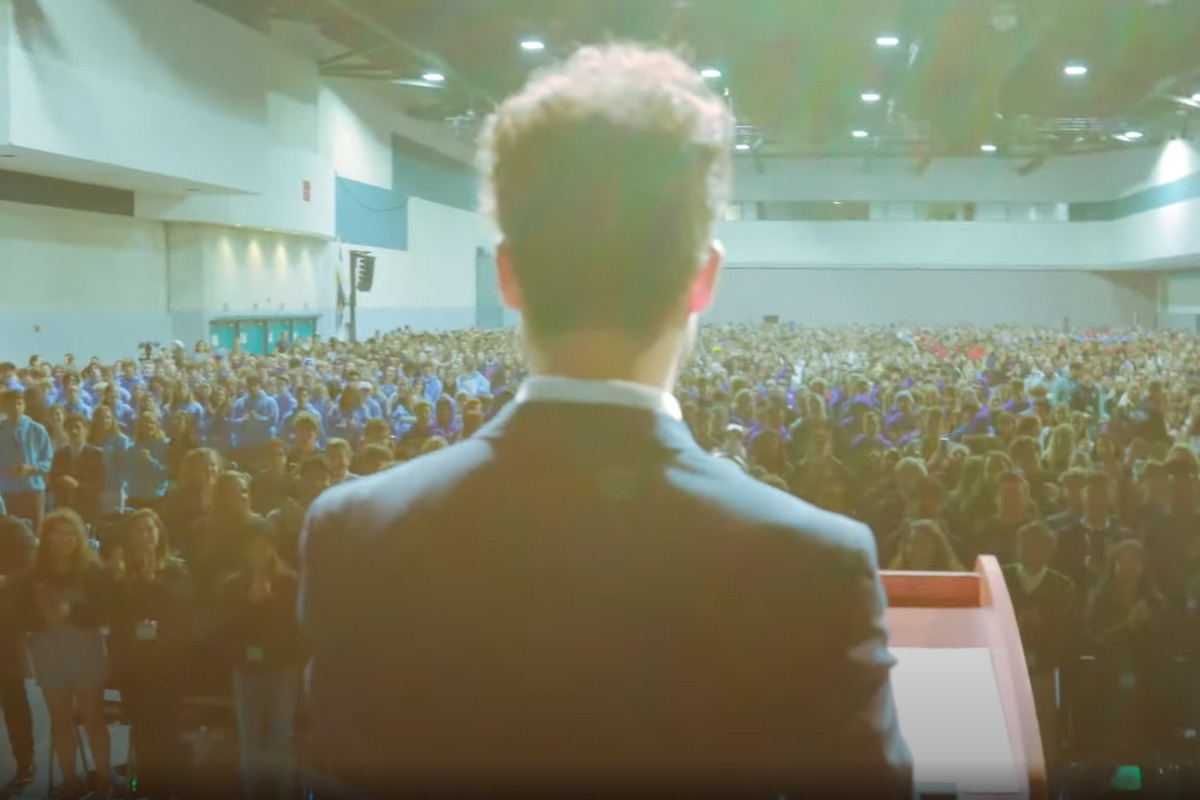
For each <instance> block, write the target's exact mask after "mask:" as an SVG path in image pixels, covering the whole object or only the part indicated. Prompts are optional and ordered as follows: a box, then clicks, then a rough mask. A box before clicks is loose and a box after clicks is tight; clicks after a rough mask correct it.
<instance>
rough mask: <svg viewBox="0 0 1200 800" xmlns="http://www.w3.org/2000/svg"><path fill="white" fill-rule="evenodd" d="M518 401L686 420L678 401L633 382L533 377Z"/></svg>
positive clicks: (553, 376) (650, 387) (656, 390)
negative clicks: (617, 409) (640, 412)
mask: <svg viewBox="0 0 1200 800" xmlns="http://www.w3.org/2000/svg"><path fill="white" fill-rule="evenodd" d="M515 399H516V402H518V403H530V402H549V403H593V404H603V405H614V406H630V407H632V408H642V409H646V410H647V411H655V412H661V413H663V414H666V415H667V416H669V417H671V418H672V419H675V420H682V419H683V412H682V411H681V410H680V408H679V401H678V400H676V399H675V397H674V396H673V395H671V394H668V393H667V392H664V391H662V390H661V389H655V388H654V387H652V386H646V385H645V384H641V383H633V382H631V381H589V380H582V379H579V378H564V377H561V376H559V375H531V376H530V377H528V378H526V379H525V382H524V383H522V384H521V388H520V389H518V390H517V396H516V398H515Z"/></svg>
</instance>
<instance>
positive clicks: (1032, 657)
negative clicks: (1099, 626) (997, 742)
mask: <svg viewBox="0 0 1200 800" xmlns="http://www.w3.org/2000/svg"><path fill="white" fill-rule="evenodd" d="M1055 545H1056V541H1055V533H1054V531H1053V530H1052V529H1051V528H1050V526H1049V525H1047V524H1046V523H1044V522H1040V521H1039V522H1030V523H1029V524H1027V525H1025V526H1023V527H1022V528H1021V529H1020V530H1019V531H1018V532H1017V553H1016V555H1017V560H1016V561H1014V562H1012V563H1010V564H1005V565H1004V581H1005V583H1007V584H1008V593H1009V596H1010V597H1011V598H1012V604H1013V611H1015V612H1016V615H1017V627H1018V629H1019V630H1020V632H1021V644H1022V646H1023V647H1024V649H1025V664H1026V666H1027V667H1028V668H1029V680H1030V683H1031V685H1032V686H1033V702H1034V707H1035V709H1036V711H1037V717H1038V728H1039V729H1040V730H1041V732H1042V746H1043V748H1044V749H1045V751H1046V760H1047V763H1048V764H1050V765H1053V764H1054V759H1055V756H1056V754H1057V749H1058V748H1057V744H1058V730H1059V725H1058V724H1057V722H1058V703H1057V697H1056V694H1057V687H1058V681H1057V678H1058V674H1057V670H1058V669H1059V668H1060V667H1062V666H1064V663H1065V662H1066V658H1067V656H1069V655H1070V654H1072V653H1073V652H1074V651H1075V647H1076V645H1077V644H1078V642H1077V640H1078V629H1077V627H1076V626H1077V623H1078V620H1079V596H1078V594H1077V592H1076V591H1075V586H1074V584H1072V583H1071V579H1070V578H1068V577H1067V576H1066V575H1063V574H1062V573H1061V572H1058V571H1057V570H1054V569H1051V568H1050V562H1051V561H1052V560H1053V558H1054V548H1055Z"/></svg>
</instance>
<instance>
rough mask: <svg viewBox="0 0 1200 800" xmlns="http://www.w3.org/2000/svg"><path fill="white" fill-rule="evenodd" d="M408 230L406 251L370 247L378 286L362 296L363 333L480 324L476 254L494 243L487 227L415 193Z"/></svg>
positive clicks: (360, 323)
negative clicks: (410, 327)
mask: <svg viewBox="0 0 1200 800" xmlns="http://www.w3.org/2000/svg"><path fill="white" fill-rule="evenodd" d="M408 230H409V237H408V250H407V251H405V252H401V251H397V250H378V249H372V251H371V252H373V253H374V254H375V257H376V263H375V285H374V287H373V288H372V290H371V291H370V292H369V293H364V294H360V295H359V296H358V329H359V335H360V336H368V335H370V334H371V333H373V332H374V331H376V330H384V331H386V330H391V329H394V328H397V327H400V326H404V325H411V326H413V327H416V328H433V329H446V328H468V327H471V326H472V325H474V324H475V300H476V285H475V263H476V262H475V254H476V248H479V247H483V248H485V249H490V248H491V247H492V245H493V242H494V237H493V235H492V233H491V231H490V229H489V228H488V226H487V225H486V224H485V223H484V221H483V219H482V218H481V217H480V216H479V214H476V213H475V212H471V211H464V210H462V209H458V208H450V207H449V206H444V205H441V204H439V203H432V202H429V201H428V200H422V199H420V198H415V197H414V198H411V199H410V200H409V202H408ZM343 247H344V249H345V250H349V249H350V246H349V245H344V246H343ZM345 263H348V259H347V260H346V262H345Z"/></svg>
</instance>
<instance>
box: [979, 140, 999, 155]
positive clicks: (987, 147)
mask: <svg viewBox="0 0 1200 800" xmlns="http://www.w3.org/2000/svg"><path fill="white" fill-rule="evenodd" d="M979 149H980V150H982V151H983V152H985V153H994V152H996V145H994V144H992V143H991V142H986V143H984V144H981V145H979Z"/></svg>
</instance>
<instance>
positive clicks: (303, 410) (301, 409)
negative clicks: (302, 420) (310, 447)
mask: <svg viewBox="0 0 1200 800" xmlns="http://www.w3.org/2000/svg"><path fill="white" fill-rule="evenodd" d="M294 397H295V409H294V410H293V411H292V412H291V413H289V414H287V415H285V416H284V418H283V422H281V423H279V438H280V439H282V440H283V441H284V442H286V443H287V444H289V445H294V444H295V441H294V436H295V432H294V430H293V428H294V426H295V424H296V417H297V416H299V415H300V414H311V415H312V416H313V417H315V418H316V420H317V423H318V429H317V438H318V439H323V438H324V430H323V428H322V427H321V426H320V423H321V412H319V411H318V410H317V409H316V407H315V406H313V404H312V403H310V402H308V389H307V388H305V387H304V386H297V387H296V391H295V394H294Z"/></svg>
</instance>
